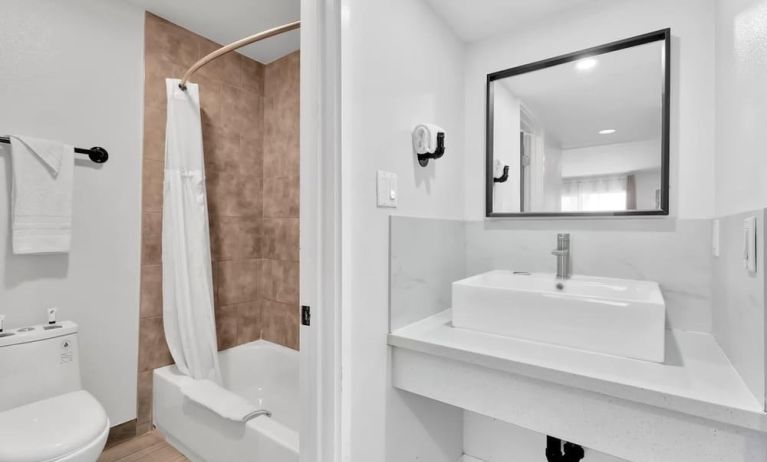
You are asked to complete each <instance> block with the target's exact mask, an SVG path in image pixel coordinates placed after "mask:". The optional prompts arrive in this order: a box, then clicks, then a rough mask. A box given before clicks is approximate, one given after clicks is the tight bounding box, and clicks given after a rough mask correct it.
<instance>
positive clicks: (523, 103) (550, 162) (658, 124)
mask: <svg viewBox="0 0 767 462" xmlns="http://www.w3.org/2000/svg"><path fill="white" fill-rule="evenodd" d="M663 33H665V34H666V35H665V37H666V39H667V37H668V35H667V31H661V33H656V34H661V35H660V37H664V35H662V34H663ZM608 46H609V45H608ZM666 46H667V45H666V41H665V40H660V39H655V40H654V41H650V42H649V43H641V44H638V45H634V46H628V47H623V48H621V49H617V50H610V51H608V52H604V51H602V52H594V50H589V51H590V52H591V54H588V55H582V56H577V54H573V55H570V57H569V58H567V57H561V58H555V59H554V60H553V61H555V64H553V65H551V64H550V65H543V64H542V63H537V64H532V65H529V66H522V67H521V68H515V69H509V70H507V71H501V72H498V73H496V74H491V75H490V76H489V78H488V105H489V106H488V123H489V124H491V125H490V126H489V127H488V143H492V144H491V146H489V149H488V162H492V164H490V165H492V176H493V178H500V177H501V175H502V172H503V168H504V166H509V175H508V179H507V180H506V181H504V182H498V181H491V180H490V178H489V181H488V185H489V187H488V200H489V201H490V202H489V203H490V204H492V208H491V209H490V210H488V215H490V216H492V215H501V216H502V215H506V214H545V215H549V214H581V213H595V214H604V213H606V214H621V213H628V214H631V213H632V212H636V213H637V214H638V213H640V212H648V213H649V214H664V213H666V212H667V210H664V208H665V207H664V206H665V205H666V204H665V203H664V202H666V203H667V197H666V198H665V201H664V194H665V195H667V192H668V191H667V190H665V191H664V185H665V184H666V183H667V182H666V181H664V176H665V175H667V172H664V169H665V168H667V167H666V165H667V149H668V145H667V136H666V137H665V138H664V133H666V134H667V128H664V127H667V125H666V124H667V120H665V119H664V113H665V110H666V108H665V107H664V105H665V104H666V99H665V95H666V91H667V89H666V88H665V86H666V85H667V75H666V69H665V66H664V63H665V53H666ZM557 59H559V62H558V63H556V60H557ZM561 61H565V62H561ZM538 66H543V67H540V68H536V67H538ZM526 68H533V70H530V69H526ZM489 173H490V172H489Z"/></svg>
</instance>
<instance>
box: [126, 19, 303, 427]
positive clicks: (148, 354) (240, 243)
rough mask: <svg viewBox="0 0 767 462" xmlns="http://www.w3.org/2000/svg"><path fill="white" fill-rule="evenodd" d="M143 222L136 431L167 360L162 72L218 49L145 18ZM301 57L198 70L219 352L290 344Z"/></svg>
mask: <svg viewBox="0 0 767 462" xmlns="http://www.w3.org/2000/svg"><path fill="white" fill-rule="evenodd" d="M145 28H146V29H145V91H144V92H145V96H144V158H143V186H142V188H143V229H142V256H141V310H140V313H141V315H140V316H141V320H140V328H139V365H138V367H139V383H138V413H137V431H138V432H143V431H146V430H148V429H149V428H150V426H151V402H152V398H151V397H152V390H151V387H152V370H153V369H155V368H157V367H162V366H165V365H168V364H171V363H172V359H171V357H170V353H169V352H168V348H167V345H166V343H165V336H164V333H163V324H162V261H161V253H162V250H161V221H162V201H163V199H162V189H163V188H162V182H163V168H164V151H165V78H167V77H176V78H179V77H180V76H181V75H182V74H183V73H184V71H185V70H186V69H187V68H188V67H189V66H190V65H191V64H193V63H194V62H195V61H196V60H198V59H199V58H201V57H202V56H204V55H206V54H208V53H210V52H211V51H213V50H215V49H216V48H218V47H219V46H220V45H218V44H216V43H213V42H211V41H209V40H207V39H205V38H203V37H201V36H199V35H196V34H194V33H192V32H190V31H188V30H186V29H183V28H181V27H179V26H176V25H174V24H172V23H170V22H168V21H165V20H163V19H161V18H159V17H157V16H154V15H151V14H147V16H146V26H145ZM298 71H299V54H298V52H296V53H293V54H291V55H288V56H286V57H284V58H282V59H280V60H278V61H275V62H273V63H271V64H269V65H263V64H261V63H259V62H257V61H254V60H251V59H249V58H246V57H244V56H242V55H240V54H238V53H230V54H228V55H225V56H223V57H221V58H219V59H218V60H216V61H215V62H214V63H212V64H209V65H208V66H206V67H205V68H203V69H201V70H200V71H198V72H197V74H196V75H195V77H194V78H193V81H195V82H197V83H199V85H200V95H201V96H200V98H201V106H202V121H203V140H204V152H205V169H206V186H207V193H208V210H209V219H210V238H211V251H212V264H213V283H214V294H215V314H216V330H217V335H218V344H219V345H218V346H219V349H225V348H230V347H233V346H236V345H239V344H242V343H247V342H250V341H252V340H257V339H259V338H264V339H267V340H270V341H273V342H275V343H280V344H282V345H285V346H288V347H291V348H294V349H298V331H299V327H298V326H299V321H298V229H299V228H298V226H299V225H298V223H299V218H298V217H299V214H298V213H299V210H298V198H299V194H298V192H299V190H298V187H299V181H298V174H299V164H298V162H299V149H298V120H299V114H298V110H299V72H298Z"/></svg>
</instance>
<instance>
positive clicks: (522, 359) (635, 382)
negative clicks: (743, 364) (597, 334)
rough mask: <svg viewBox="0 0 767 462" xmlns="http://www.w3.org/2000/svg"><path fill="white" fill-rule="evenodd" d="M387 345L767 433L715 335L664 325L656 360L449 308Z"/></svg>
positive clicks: (758, 407) (766, 422)
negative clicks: (470, 317)
mask: <svg viewBox="0 0 767 462" xmlns="http://www.w3.org/2000/svg"><path fill="white" fill-rule="evenodd" d="M389 344H390V345H392V346H394V347H399V348H405V349H410V350H414V351H419V352H422V353H428V354H433V355H435V356H440V357H445V358H450V359H455V360H459V361H465V362H469V363H472V364H478V365H482V366H486V367H489V368H493V369H498V370H503V371H507V372H510V373H514V374H520V375H524V376H528V377H532V378H536V379H540V380H545V381H549V382H554V383H557V384H560V385H566V386H571V387H575V388H580V389H584V390H589V391H593V392H597V393H602V394H605V395H608V396H613V397H617V398H622V399H626V400H629V401H633V402H638V403H642V404H647V405H650V406H655V407H659V408H662V409H669V410H673V411H677V412H681V413H684V414H690V415H694V416H698V417H703V418H706V419H711V420H715V421H718V422H724V423H728V424H732V425H737V426H740V427H745V428H750V429H753V430H759V431H763V432H767V414H765V412H764V409H763V408H762V406H761V405H760V403H759V401H758V400H757V399H756V398H755V397H754V395H753V394H752V393H751V392H750V390H749V389H748V387H747V386H746V384H745V383H744V382H743V380H742V379H741V377H740V375H739V374H738V373H737V372H736V371H735V369H734V368H733V367H732V365H731V364H730V362H729V360H728V359H727V356H725V354H724V352H723V351H722V349H721V348H720V347H719V345H718V344H717V343H716V341H715V340H714V338H713V336H711V335H710V334H705V333H698V332H685V331H679V330H670V331H667V337H666V360H665V362H664V363H662V364H659V363H653V362H648V361H642V360H635V359H628V358H622V357H618V356H610V355H604V354H599V353H592V352H587V351H582V350H576V349H572V348H566V347H559V346H555V345H550V344H544V343H537V342H531V341H526V340H521V339H516V338H511V337H504V336H499V335H492V334H485V333H482V332H477V331H472V330H467V329H458V328H453V327H452V325H451V311H450V310H445V311H443V312H441V313H438V314H436V315H434V316H431V317H429V318H426V319H424V320H422V321H418V322H416V323H413V324H410V325H408V326H405V327H403V328H401V329H398V330H396V331H394V332H392V333H391V334H389Z"/></svg>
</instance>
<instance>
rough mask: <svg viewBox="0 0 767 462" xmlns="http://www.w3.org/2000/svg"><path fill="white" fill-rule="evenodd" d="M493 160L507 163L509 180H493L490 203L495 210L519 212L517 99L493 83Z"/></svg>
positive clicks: (518, 115)
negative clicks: (503, 181) (499, 181)
mask: <svg viewBox="0 0 767 462" xmlns="http://www.w3.org/2000/svg"><path fill="white" fill-rule="evenodd" d="M493 97H494V103H493V107H494V108H495V109H494V114H493V125H494V126H493V159H495V160H499V161H501V163H502V164H503V165H508V166H509V179H508V181H506V182H505V183H495V187H494V188H493V193H494V194H495V195H494V196H493V206H494V208H495V210H497V211H499V212H501V211H502V212H519V182H520V181H519V180H520V178H519V156H520V149H519V131H520V129H521V127H520V120H521V119H520V112H519V99H517V98H516V97H515V96H514V95H513V94H512V93H511V92H510V91H509V89H508V88H506V87H505V86H503V85H496V86H495V89H494V93H493Z"/></svg>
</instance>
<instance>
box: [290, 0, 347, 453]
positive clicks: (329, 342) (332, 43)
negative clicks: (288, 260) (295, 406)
mask: <svg viewBox="0 0 767 462" xmlns="http://www.w3.org/2000/svg"><path fill="white" fill-rule="evenodd" d="M340 13H341V5H340V0H321V1H317V0H301V111H300V112H301V116H300V123H301V129H300V130H301V135H300V141H301V149H300V150H301V154H300V158H301V163H300V171H301V178H300V204H301V214H300V280H301V282H300V294H301V295H300V300H301V304H302V305H306V306H309V307H310V308H311V319H310V322H311V324H310V326H304V325H302V326H301V331H300V341H301V344H300V345H301V346H300V350H301V352H300V357H301V359H300V363H301V366H300V390H301V391H300V395H301V403H300V405H301V428H300V435H301V436H300V451H301V454H300V461H301V462H338V461H340V460H341V453H342V440H341V434H342V432H341V409H342V407H341V403H342V399H341V397H342V395H341V392H342V387H341V293H342V292H341V280H342V279H341V242H342V241H341V225H342V222H341V184H342V183H341V23H340V21H341V14H340Z"/></svg>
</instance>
